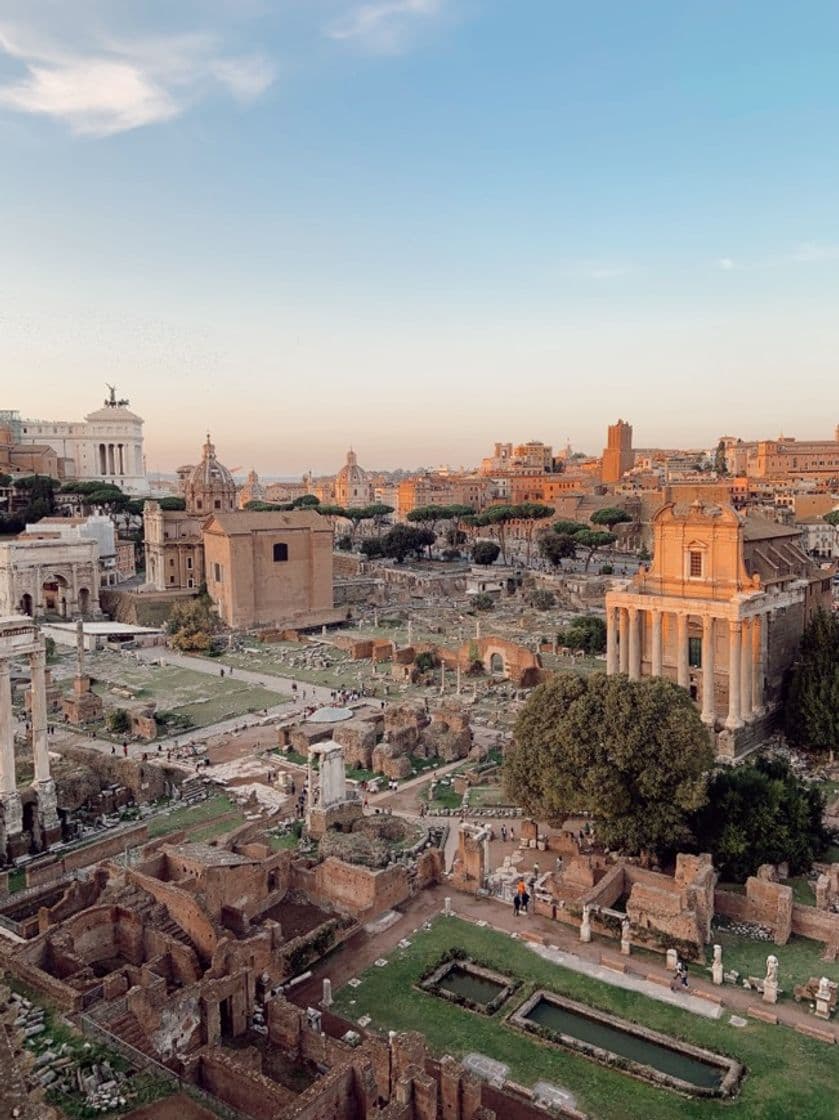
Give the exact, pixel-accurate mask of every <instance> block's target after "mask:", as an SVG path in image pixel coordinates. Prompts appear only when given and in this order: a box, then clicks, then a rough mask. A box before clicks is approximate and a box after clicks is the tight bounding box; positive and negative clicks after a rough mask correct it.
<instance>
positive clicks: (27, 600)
mask: <svg viewBox="0 0 839 1120" xmlns="http://www.w3.org/2000/svg"><path fill="white" fill-rule="evenodd" d="M20 609H21V611H22V612H23V613H24V614H28V615H29V617H30V618H31V617H32V609H33V607H32V596H31V595H30V594H29V592H28V591H26V592H25V593H24V594H23V595H21V597H20Z"/></svg>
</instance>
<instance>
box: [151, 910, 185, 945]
mask: <svg viewBox="0 0 839 1120" xmlns="http://www.w3.org/2000/svg"><path fill="white" fill-rule="evenodd" d="M155 928H156V929H157V930H158V932H160V933H165V934H166V935H167V936H168V937H171V938H172V939H173V941H180V943H181V944H182V945H186V946H187V947H188V948H190V949H192V948H194V946H193V944H192V942H191V941H190V939H189V937H188V936H187V935H186V933H184V931H183V930H182V929H181V927H180V926H179V925H178V923H177V922H176V921H175V919H174V918H173V917H171V915H170V914H169V913H168V912H167V914H166V916H165V917H164V918H163V919H162V920H161V921H157V922H155Z"/></svg>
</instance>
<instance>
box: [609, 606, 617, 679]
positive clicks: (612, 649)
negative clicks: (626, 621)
mask: <svg viewBox="0 0 839 1120" xmlns="http://www.w3.org/2000/svg"><path fill="white" fill-rule="evenodd" d="M618 610H619V608H616V607H609V608H608V609H607V611H606V672H607V673H608V674H609V676H614V674H615V673H617V671H618V629H617V627H618V616H617V611H618Z"/></svg>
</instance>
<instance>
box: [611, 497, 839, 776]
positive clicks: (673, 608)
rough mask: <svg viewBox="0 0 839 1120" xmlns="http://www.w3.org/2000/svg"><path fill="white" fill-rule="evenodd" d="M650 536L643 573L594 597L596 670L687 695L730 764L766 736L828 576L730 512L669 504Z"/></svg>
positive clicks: (786, 542)
mask: <svg viewBox="0 0 839 1120" xmlns="http://www.w3.org/2000/svg"><path fill="white" fill-rule="evenodd" d="M652 528H653V540H654V560H653V562H652V564H651V565H650V567H649V568H644V567H642V568H641V569H640V570H639V571H638V573H637V575H636V576H635V577H634V578H632V579H631V580H627V581H625V583H624V584H623V586H620V587H616V589H615V590H613V591H610V592H608V593H607V595H606V624H607V652H606V667H607V672H609V673H617V672H622V673H627V674H628V675H629V677H630V678H631V679H638V678H640V677H644V676H654V677H655V676H664V677H669V678H670V679H671V680H674V681H676V682H677V683H678V684H680V685H681V686H682V687H683V688H686V689H689V691H690V694H691V696H692V697H693V698H694V699H695V700H696V702H697V704H699V705H700V707H701V711H702V719H703V721H704V722H705V723H706V724H707V725H708V727H709V728H710V729H711V730H712V731H714V732H715V733H717V732H719V734H717V735H716V743H717V749H718V751H719V752H720V753H721V754H724V755H727V756H730V757H733V756H735V755H736V754H738V753H742V751H743V750H745V749H748V748H749V747H750V746H754V745H756V743H757V742H759V741H760V739H761V738H763V737H765V735H766V734H767V733H768V732H769V730H771V727H772V724H773V719H772V717H773V716H774V715H775V714H776V712H777V708H778V704H779V702H780V697H781V690H782V685H783V678H784V674H785V673H786V671H787V669H788V668H789V666H790V664H791V663H792V661H793V659H794V657H795V655H796V652H797V650H798V643H799V639H800V637H801V633H802V631H803V629H804V626H805V623H806V621H807V619H808V617H809V616H810V614H811V613H812V611H813V610H814V609H816V608H817V607H824V608H826V609H830V602H831V591H830V579H831V571H830V570H829V569H823V568H822V569H820V568H817V567H816V566H815V565H813V564H812V562H811V561H810V560H809V559H808V558H807V556H806V555H805V554H804V552H803V551H802V549H801V546H800V543H799V542H800V530H799V529H797V528H792V527H787V526H783V525H778V524H776V523H775V522H772V521H764V520H763V519H761V518H756V517H754V518H752V517H743V516H741V515H740V514H738V513H737V512H736V510H735V509H734V507H733V506H730V505H723V506H716V505H705V504H703V503H702V502H700V501H699V500H697V501H695V502H694V503H693V504H692V505H690V506H677V505H675V504H673V503H670V504H668V505H666V506H664V507H663V508H662V509H661V510H659V512H658V513H657V514H656V515H655V517H654V519H653V526H652ZM750 731H751V732H752V733H751V734H749V732H750Z"/></svg>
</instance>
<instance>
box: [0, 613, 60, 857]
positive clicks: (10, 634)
mask: <svg viewBox="0 0 839 1120" xmlns="http://www.w3.org/2000/svg"><path fill="white" fill-rule="evenodd" d="M16 658H29V663H30V673H31V682H32V706H31V719H32V755H33V763H34V770H35V775H34V780H33V783H32V788H33V789H34V791H35V794H36V797H37V817H38V819H37V824H38V826H39V829H40V834H41V835H40V836H39V837H38V841H39V845H38V846H43V847H46V846H48V845H49V844H50V843H52V842H54V841H55V840H56V839H58V838H59V836H60V823H59V819H58V811H57V807H56V793H55V782H54V781H53V779H52V777H51V776H50V761H49V750H48V747H47V702H46V663H47V655H46V642H45V641H44V639H43V638H42V637H41V635H40V634H39V632H38V630H37V628H36V626H35V624H34V623H33V622H31V621H30V620H29V619H28V618H25V617H24V616H22V615H13V616H11V617H6V618H0V860H2V859H3V858H5V856H6V854H7V851H10V852H12V853H14V854H18V853H17V848H19V846H20V839H21V837H22V834H23V831H24V829H23V805H22V801H21V796H20V793H19V791H18V788H17V779H16V776H15V739H14V714H13V711H12V686H11V662H12V660H14V659H16Z"/></svg>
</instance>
